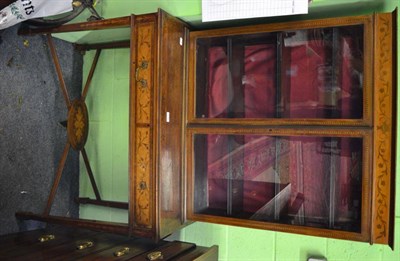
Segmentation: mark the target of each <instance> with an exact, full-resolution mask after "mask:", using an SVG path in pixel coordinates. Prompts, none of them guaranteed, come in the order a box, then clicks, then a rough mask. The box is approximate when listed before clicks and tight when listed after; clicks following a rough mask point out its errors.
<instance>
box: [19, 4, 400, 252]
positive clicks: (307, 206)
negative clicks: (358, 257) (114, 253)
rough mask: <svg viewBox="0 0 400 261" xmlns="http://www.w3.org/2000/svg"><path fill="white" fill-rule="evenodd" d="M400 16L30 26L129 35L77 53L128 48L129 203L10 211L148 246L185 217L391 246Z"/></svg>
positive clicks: (134, 19) (158, 17) (150, 17)
mask: <svg viewBox="0 0 400 261" xmlns="http://www.w3.org/2000/svg"><path fill="white" fill-rule="evenodd" d="M396 17H397V14H396V13H393V14H390V13H385V14H374V15H364V16H354V17H342V18H329V19H319V20H309V21H297V22H287V23H271V24H261V25H253V26H247V27H232V28H221V29H211V30H198V31H192V32H190V33H189V31H188V29H187V26H186V25H185V24H184V23H182V22H181V21H180V20H178V19H175V18H173V17H171V16H169V15H167V14H166V13H165V12H163V11H159V12H158V13H155V14H147V15H139V16H135V15H132V16H130V17H122V18H114V19H106V20H102V21H94V22H86V23H81V24H75V25H64V26H61V27H59V28H54V29H44V30H43V29H39V30H35V29H31V30H30V31H29V30H28V31H25V33H31V34H32V33H33V34H35V33H43V32H45V33H56V32H71V31H83V30H90V31H98V30H104V29H120V28H125V29H127V30H128V40H126V39H125V40H122V41H119V40H118V41H117V39H110V40H109V41H108V42H107V41H106V40H105V39H107V37H108V34H107V33H103V34H101V35H100V37H99V38H98V39H101V40H102V41H101V42H95V43H89V44H83V45H82V44H81V45H79V48H81V50H91V49H95V50H100V49H107V48H130V70H129V71H130V91H129V94H128V95H129V97H130V106H129V171H128V173H127V175H129V182H128V183H129V184H128V186H129V196H128V202H124V204H119V203H118V202H108V201H105V200H103V199H101V198H100V197H97V196H96V199H82V198H81V199H79V200H78V201H79V203H81V204H82V203H90V204H98V205H106V206H111V207H119V208H126V209H128V212H129V218H128V222H127V223H126V224H121V223H113V222H100V221H97V220H82V219H71V218H65V217H54V216H51V215H50V214H49V213H50V208H51V203H52V200H53V198H54V195H52V194H51V196H50V198H49V202H48V204H47V208H46V210H45V212H44V214H32V213H17V216H18V217H20V218H24V219H36V220H41V221H46V222H56V223H62V224H67V225H75V226H81V227H89V228H94V229H100V230H103V231H109V232H115V233H121V234H129V235H134V236H142V237H150V238H153V239H156V240H158V239H160V238H163V237H165V236H166V235H168V234H170V233H172V232H174V231H176V230H177V229H179V228H180V227H181V226H182V225H183V224H184V223H185V221H186V218H187V219H188V220H191V221H206V222H214V223H221V224H228V225H237V226H243V227H251V228H259V229H268V230H274V231H283V232H290V233H300V234H307V235H314V236H324V237H330V238H341V239H349V240H356V241H364V242H370V243H382V244H389V245H392V244H393V223H394V211H393V210H394V184H395V183H394V178H395V174H394V171H395V166H394V163H395V161H394V158H395V133H396V129H395V126H396V125H395V115H396V99H395V97H396V95H397V93H396V89H395V87H396V84H397V83H396V74H395V72H394V71H395V67H396V66H395V61H396V59H395V57H396V50H395V44H394V43H395V42H396V37H395V35H396V28H395V27H396V25H397V22H396V21H395V19H396ZM49 38H50V39H51V37H49ZM187 43H188V48H186V44H187ZM98 55H100V53H99V54H98ZM98 55H96V56H95V57H97V58H98ZM95 59H96V58H95ZM94 68H95V66H94ZM93 73H94V69H93V70H90V73H89V76H90V75H92V74H93ZM61 82H62V81H61ZM88 82H89V84H90V81H88ZM186 87H187V88H186ZM85 89H86V87H85ZM85 95H86V93H85V90H84V94H83V97H85ZM83 100H84V99H83ZM74 104H75V103H74ZM79 105H80V106H81V108H83V107H85V105H84V101H83V102H81V103H79ZM78 109H79V108H78ZM73 115H75V114H73ZM71 117H72V116H71ZM72 120H73V119H72ZM73 132H74V131H71V133H73ZM69 140H70V141H69V142H70V143H73V144H75V145H76V144H80V145H79V146H78V147H77V148H78V150H80V151H82V148H84V144H85V140H82V141H81V142H79V141H78V142H77V143H76V142H75V140H74V139H73V137H69ZM73 144H71V145H73ZM75 147H76V146H75ZM84 154H85V153H84ZM89 156H90V155H89ZM88 162H89V161H88ZM85 163H86V162H85ZM88 165H89V164H88ZM61 172H62V168H61ZM60 175H61V173H57V177H59V176H60ZM89 175H90V171H89ZM93 188H94V190H96V189H95V188H96V186H93ZM56 189H57V180H56V181H55V185H54V186H53V191H55V190H56ZM52 193H53V192H52ZM54 193H55V192H54ZM54 193H53V194H54Z"/></svg>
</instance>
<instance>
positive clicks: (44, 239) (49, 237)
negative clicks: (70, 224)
mask: <svg viewBox="0 0 400 261" xmlns="http://www.w3.org/2000/svg"><path fill="white" fill-rule="evenodd" d="M55 238H56V237H55V236H54V235H43V236H40V237H39V238H38V240H39V242H40V243H43V242H47V241H50V240H53V239H55Z"/></svg>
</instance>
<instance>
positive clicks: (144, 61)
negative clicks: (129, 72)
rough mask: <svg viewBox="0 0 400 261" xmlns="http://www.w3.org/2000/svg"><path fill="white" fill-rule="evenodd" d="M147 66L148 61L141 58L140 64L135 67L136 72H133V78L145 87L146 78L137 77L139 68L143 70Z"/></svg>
mask: <svg viewBox="0 0 400 261" xmlns="http://www.w3.org/2000/svg"><path fill="white" fill-rule="evenodd" d="M148 66H149V62H148V61H146V60H142V62H141V63H140V65H139V66H138V67H137V68H136V73H135V79H136V82H139V83H140V85H141V86H142V88H147V80H146V79H143V78H142V79H139V71H140V70H145V69H147V68H148Z"/></svg>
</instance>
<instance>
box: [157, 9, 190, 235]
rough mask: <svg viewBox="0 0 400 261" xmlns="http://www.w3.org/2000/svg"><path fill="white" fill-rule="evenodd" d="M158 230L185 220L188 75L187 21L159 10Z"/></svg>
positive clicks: (166, 231)
mask: <svg viewBox="0 0 400 261" xmlns="http://www.w3.org/2000/svg"><path fill="white" fill-rule="evenodd" d="M159 19H160V20H159V32H160V35H159V37H160V38H159V51H160V54H159V84H160V110H159V113H160V115H159V120H160V131H159V135H160V136H159V137H160V143H159V155H158V156H159V165H158V166H159V181H158V182H159V186H160V187H159V197H158V200H159V209H158V211H159V213H158V216H159V233H160V237H161V238H162V237H165V236H167V235H169V234H171V233H172V232H174V231H175V230H176V229H177V228H178V227H179V226H181V224H182V220H183V218H182V215H183V213H182V202H183V201H182V200H183V198H182V188H183V185H182V157H183V156H182V155H183V152H182V139H183V129H182V115H183V97H184V96H183V95H184V88H183V86H184V75H185V69H184V68H185V62H184V60H185V56H184V53H185V52H184V50H185V38H186V37H185V32H186V29H185V28H186V27H185V25H184V24H183V23H182V22H181V21H180V20H178V19H176V18H174V17H171V16H170V15H168V14H167V13H165V12H163V11H159Z"/></svg>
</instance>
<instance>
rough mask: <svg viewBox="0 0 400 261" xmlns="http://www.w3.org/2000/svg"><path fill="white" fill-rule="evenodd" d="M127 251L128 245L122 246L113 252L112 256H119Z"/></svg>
mask: <svg viewBox="0 0 400 261" xmlns="http://www.w3.org/2000/svg"><path fill="white" fill-rule="evenodd" d="M128 253H129V247H124V248H122V249H120V250H118V251H115V252H114V256H116V257H120V256H123V255H126V254H128Z"/></svg>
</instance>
